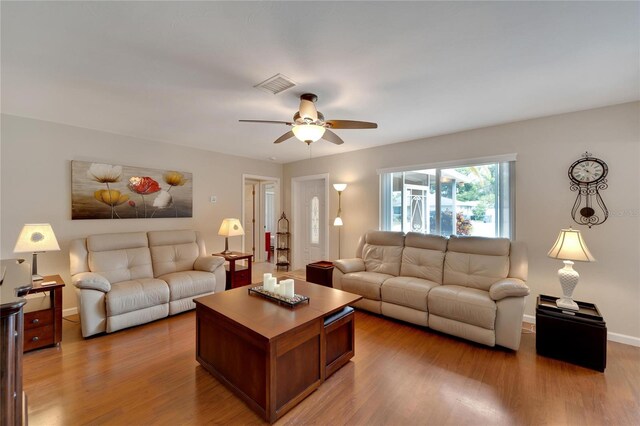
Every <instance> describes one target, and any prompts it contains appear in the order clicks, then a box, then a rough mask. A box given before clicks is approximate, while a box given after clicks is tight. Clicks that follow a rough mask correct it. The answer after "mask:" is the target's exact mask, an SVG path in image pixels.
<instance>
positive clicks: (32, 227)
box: [13, 223, 60, 281]
mask: <svg viewBox="0 0 640 426" xmlns="http://www.w3.org/2000/svg"><path fill="white" fill-rule="evenodd" d="M58 250H60V246H59V245H58V240H56V235H55V234H54V233H53V228H52V227H51V225H49V224H48V223H27V224H26V225H24V227H23V228H22V231H21V232H20V235H19V236H18V241H16V246H15V247H14V248H13V252H14V253H33V262H32V264H31V273H32V274H33V277H32V278H33V280H34V281H38V280H41V279H42V276H41V275H38V253H43V252H45V251H58Z"/></svg>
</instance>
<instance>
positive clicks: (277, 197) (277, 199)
mask: <svg viewBox="0 0 640 426" xmlns="http://www.w3.org/2000/svg"><path fill="white" fill-rule="evenodd" d="M247 180H257V181H259V182H263V181H269V182H275V188H274V192H275V201H274V205H275V208H276V209H277V211H276V212H275V215H274V216H275V217H276V223H277V222H278V219H279V218H280V214H279V213H278V212H279V211H281V210H282V206H281V205H280V178H278V177H273V176H260V175H251V174H244V173H243V174H242V197H241V198H242V212H241V213H242V216H241V218H243V219H244V214H245V208H246V206H245V203H244V188H245V183H246V181H247ZM263 206H264V203H262V202H261V206H260V208H259V214H258V216H259V217H260V223H262V222H263V219H262V217H263V214H262V213H263V211H262V209H263ZM259 226H262V225H259ZM259 229H262V228H259ZM245 232H247V231H246V230H245ZM258 241H262V239H261V238H258ZM258 245H259V244H258ZM263 247H264V246H262V247H257V246H256V253H258V250H259V249H263ZM242 251H243V252H245V253H246V249H245V236H244V235H243V236H242ZM260 253H262V252H260ZM255 260H256V259H254V261H255Z"/></svg>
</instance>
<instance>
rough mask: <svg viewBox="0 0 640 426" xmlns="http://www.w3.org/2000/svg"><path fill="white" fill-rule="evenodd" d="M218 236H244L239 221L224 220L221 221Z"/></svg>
mask: <svg viewBox="0 0 640 426" xmlns="http://www.w3.org/2000/svg"><path fill="white" fill-rule="evenodd" d="M218 235H222V236H223V237H235V236H236V235H244V229H242V224H241V223H240V220H239V219H234V218H226V219H224V220H223V221H222V225H220V229H219V230H218Z"/></svg>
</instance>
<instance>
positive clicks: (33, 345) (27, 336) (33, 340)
mask: <svg viewBox="0 0 640 426" xmlns="http://www.w3.org/2000/svg"><path fill="white" fill-rule="evenodd" d="M53 343H54V342H53V325H46V326H44V327H37V328H32V329H30V330H26V329H25V330H24V350H25V351H30V350H31V349H37V348H42V347H44V346H51V345H53Z"/></svg>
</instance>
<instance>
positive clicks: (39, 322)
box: [24, 309, 53, 331]
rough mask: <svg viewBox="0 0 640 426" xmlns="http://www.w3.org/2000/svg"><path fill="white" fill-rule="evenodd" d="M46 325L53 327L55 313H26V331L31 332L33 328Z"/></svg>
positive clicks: (50, 311)
mask: <svg viewBox="0 0 640 426" xmlns="http://www.w3.org/2000/svg"><path fill="white" fill-rule="evenodd" d="M45 325H53V311H52V310H50V309H49V310H46V311H35V312H26V313H25V314H24V329H25V331H26V330H31V329H33V328H38V327H42V326H45Z"/></svg>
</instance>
